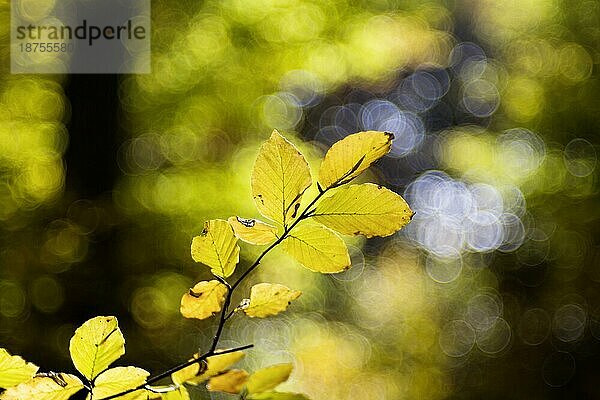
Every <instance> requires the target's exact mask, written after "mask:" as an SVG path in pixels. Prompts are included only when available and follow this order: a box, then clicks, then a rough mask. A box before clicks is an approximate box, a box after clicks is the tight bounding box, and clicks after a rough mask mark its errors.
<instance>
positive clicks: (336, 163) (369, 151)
mask: <svg viewBox="0 0 600 400" xmlns="http://www.w3.org/2000/svg"><path fill="white" fill-rule="evenodd" d="M393 139H394V135H392V134H391V133H388V132H378V131H365V132H359V133H355V134H352V135H348V136H346V137H345V138H344V139H342V140H340V141H338V142H336V143H334V144H333V146H331V148H330V149H329V151H328V152H327V154H325V158H324V159H323V162H322V163H321V168H320V170H319V185H320V186H321V188H323V189H327V188H329V187H332V186H337V185H341V184H344V183H347V182H349V181H351V180H352V179H353V178H355V177H357V176H358V175H360V174H361V173H362V172H363V171H364V170H365V169H367V168H369V167H370V166H371V164H373V163H374V162H375V161H377V160H379V159H380V158H381V157H383V156H384V155H386V154H387V153H388V152H389V151H390V148H391V146H392V140H393Z"/></svg>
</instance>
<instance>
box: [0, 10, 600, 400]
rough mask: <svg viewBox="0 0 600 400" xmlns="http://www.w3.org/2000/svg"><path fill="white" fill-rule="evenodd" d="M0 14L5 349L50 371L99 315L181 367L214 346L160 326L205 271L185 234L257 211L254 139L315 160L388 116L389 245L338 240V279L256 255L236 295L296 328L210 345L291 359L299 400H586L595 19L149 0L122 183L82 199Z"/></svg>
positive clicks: (593, 275) (122, 91) (162, 363)
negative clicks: (279, 291)
mask: <svg viewBox="0 0 600 400" xmlns="http://www.w3.org/2000/svg"><path fill="white" fill-rule="evenodd" d="M21 1H22V2H26V1H25V0H21ZM8 7H9V3H8V1H7V0H2V1H1V2H0V21H2V23H1V24H0V58H1V59H2V63H1V66H0V68H1V70H0V74H1V78H0V237H1V239H0V343H1V344H2V346H3V347H7V348H10V349H12V350H13V351H14V352H15V353H19V354H22V355H23V356H24V357H26V358H27V359H28V360H31V361H34V362H36V363H37V364H41V365H45V366H48V367H50V368H52V369H57V370H58V369H61V370H64V369H65V368H68V360H67V359H65V358H61V357H62V355H63V354H67V352H66V346H67V345H68V339H69V337H70V335H71V333H72V331H73V328H74V327H75V326H77V325H78V324H80V323H81V322H83V321H84V320H86V319H87V318H88V317H91V316H94V315H97V314H100V313H106V314H110V315H112V314H116V315H118V316H119V319H120V320H121V321H122V325H123V330H124V332H125V335H126V336H127V338H128V343H129V345H128V360H135V361H136V364H138V365H141V366H143V367H145V368H146V369H149V370H153V371H159V370H162V369H164V368H165V367H166V366H168V365H171V364H173V363H175V362H178V361H181V360H183V359H186V358H187V357H188V356H189V355H190V354H192V353H194V352H195V351H197V347H199V346H206V345H207V343H208V342H209V339H210V337H209V336H210V334H211V332H212V329H210V327H209V325H208V324H209V323H207V324H206V325H198V324H197V323H192V322H189V321H184V320H182V318H181V317H180V316H179V311H178V310H179V299H180V297H181V294H182V293H184V292H185V290H187V288H188V287H190V285H191V284H192V283H193V282H195V281H197V280H198V278H206V277H207V276H206V274H205V272H203V270H200V269H198V267H197V266H196V265H194V263H193V261H192V260H191V258H190V257H189V244H190V239H191V237H192V236H193V235H194V234H197V233H198V232H199V231H200V230H201V227H202V223H203V221H204V220H206V219H209V218H214V217H218V216H223V215H229V214H234V213H236V212H237V213H239V214H241V215H243V216H245V217H254V216H257V214H256V211H255V210H254V207H253V205H252V202H251V195H250V191H249V186H248V182H249V177H250V170H251V165H252V163H253V161H254V158H255V156H256V153H257V149H258V143H260V142H262V141H263V139H265V138H266V137H267V135H268V134H269V133H270V132H271V130H272V128H278V129H281V130H283V131H286V133H287V136H290V135H292V134H294V133H295V134H296V135H297V137H298V140H297V141H296V143H297V144H298V145H299V147H300V148H302V150H303V152H304V153H305V154H306V155H307V157H309V158H310V157H311V154H312V155H313V157H314V156H316V155H318V153H319V152H320V149H322V148H325V147H326V146H327V145H328V144H331V143H332V142H333V141H334V140H335V139H332V136H336V135H338V136H339V135H341V136H343V135H344V134H347V133H350V132H347V130H346V127H347V126H348V118H349V119H350V120H353V121H359V122H352V123H354V124H356V128H361V127H365V128H372V126H364V125H368V124H369V123H376V122H377V121H373V120H376V119H377V118H381V115H383V114H385V113H389V112H393V113H395V114H394V115H399V117H398V118H399V119H398V120H399V121H402V122H401V123H399V124H396V123H395V122H394V121H395V120H394V119H393V118H396V117H393V118H392V117H386V118H387V119H386V120H385V121H384V122H385V123H389V124H391V125H390V126H391V127H396V128H398V127H399V129H398V130H399V131H398V132H395V133H396V134H397V136H398V138H399V139H400V140H399V141H398V143H400V145H399V146H400V147H399V148H398V149H399V150H398V153H397V154H396V156H392V157H389V159H388V160H386V161H385V162H383V163H381V164H380V168H379V173H378V174H377V175H378V176H379V177H380V178H381V179H382V180H387V181H388V182H387V183H388V184H393V185H395V186H396V187H395V188H396V190H397V191H398V192H399V193H402V194H404V195H405V197H406V198H407V200H408V201H409V203H410V204H411V207H412V208H413V209H415V210H416V211H417V215H416V219H415V220H414V221H413V223H411V225H410V226H409V228H410V229H407V230H406V231H405V232H404V233H401V234H399V235H397V236H395V237H393V238H392V239H389V240H381V241H379V240H373V241H368V242H366V243H365V242H364V241H359V240H355V241H354V242H351V244H352V245H353V246H354V247H353V257H352V258H353V262H354V267H353V268H352V269H351V270H350V271H348V272H347V273H344V274H341V275H339V276H335V277H333V278H325V277H321V276H316V275H314V274H311V273H310V272H307V271H304V270H302V269H299V268H292V266H291V265H290V263H291V261H290V260H289V259H288V258H286V257H284V256H283V255H277V254H276V255H274V256H272V257H269V258H268V259H267V260H265V265H263V266H262V267H261V269H260V270H259V273H258V274H257V276H255V279H256V281H259V280H261V279H262V277H263V276H266V275H263V274H268V275H269V279H270V280H271V281H274V282H279V283H282V284H285V285H287V286H290V287H294V288H296V289H299V290H302V291H303V292H304V295H303V297H302V299H301V300H299V304H300V307H298V308H297V310H298V312H297V313H296V314H289V315H286V316H282V317H278V318H277V319H274V320H272V321H269V322H265V321H259V322H257V321H251V322H250V323H248V322H247V321H241V320H240V321H237V320H236V321H233V323H232V328H231V330H230V332H231V334H230V336H229V337H227V338H225V339H227V340H226V342H225V344H231V345H232V346H233V345H238V344H244V343H248V342H253V343H255V344H256V346H257V347H256V349H255V350H253V357H248V359H247V360H246V361H245V362H246V363H247V367H248V368H250V369H257V368H259V367H261V366H264V365H267V364H271V363H274V362H287V361H291V362H294V363H295V365H296V371H297V372H296V373H295V375H294V376H293V377H292V378H293V379H292V380H291V381H290V382H289V383H287V384H286V389H290V390H295V391H300V392H304V393H307V394H308V395H310V396H311V398H314V399H328V398H336V399H404V398H406V399H412V398H427V399H435V398H480V397H483V396H488V397H499V396H501V395H502V396H504V397H506V396H508V397H515V398H521V397H525V396H527V397H529V398H533V399H536V398H540V399H541V398H564V397H565V396H566V395H567V394H568V395H570V396H575V397H582V398H593V397H595V396H596V397H597V396H599V395H600V393H598V389H597V385H594V384H593V383H594V382H595V375H596V374H597V365H598V354H599V350H600V343H599V340H600V325H599V321H600V319H599V318H600V297H599V295H598V293H600V291H599V290H598V285H599V283H600V273H599V272H598V271H599V270H598V268H599V261H600V247H599V243H598V239H597V238H598V234H599V232H598V226H599V225H598V218H599V215H598V206H597V204H598V172H597V168H596V165H597V152H598V147H597V144H598V141H597V139H596V137H597V136H596V135H597V127H598V126H600V120H599V118H600V114H599V113H598V112H597V110H598V106H599V104H600V98H599V93H600V90H599V89H600V85H599V80H598V63H599V61H600V24H599V23H598V21H599V20H600V3H598V2H597V1H581V2H567V1H558V0H526V1H512V0H500V1H498V0H497V1H488V0H484V1H477V2H471V1H452V2H450V1H441V0H440V1H428V2H420V1H410V0H404V1H400V0H388V1H385V0H382V1H375V2H345V1H330V2H313V1H293V2H292V1H278V2H274V1H268V0H264V1H253V2H247V1H240V0H226V1H204V2H199V1H170V0H162V1H154V2H153V9H152V17H153V43H152V46H153V59H152V68H153V73H152V74H149V75H135V76H127V77H125V78H124V79H122V80H121V81H120V83H119V87H118V95H119V99H120V105H121V113H120V116H119V118H120V120H119V121H120V122H119V123H120V129H121V131H120V133H119V134H120V135H122V136H121V137H119V140H120V143H119V150H118V153H117V161H118V167H119V176H118V179H117V180H116V181H115V182H114V185H113V191H112V192H111V193H109V194H101V195H98V196H97V197H94V198H83V197H82V195H81V194H80V193H78V192H77V189H76V188H70V187H69V185H66V184H65V182H66V181H68V176H69V173H70V172H69V171H70V170H69V165H66V168H65V162H64V153H65V151H66V150H67V148H68V143H69V136H70V135H71V136H72V135H73V134H74V133H75V132H68V131H67V128H66V126H67V124H68V123H69V120H70V118H71V111H70V110H71V107H73V108H75V107H76V106H77V105H76V104H70V103H69V101H68V99H67V98H66V97H65V94H64V92H63V87H64V85H66V84H68V81H69V76H62V77H55V76H44V75H31V76H27V75H25V76H21V75H10V74H9V72H8V69H7V68H8V59H9V47H8V39H9V38H8V27H9V24H8V21H9V8H8ZM422 72H426V73H427V74H429V75H423V74H422ZM430 76H432V77H434V79H433V80H431V78H430ZM423 77H425V78H427V79H429V80H427V79H425V80H423ZM419 79H420V80H419ZM419 82H421V83H419ZM422 82H428V83H426V84H424V83H422ZM406 85H409V86H410V87H409V89H410V90H409V92H404V91H403V90H405V89H406ZM91 90H93V89H91ZM411 90H412V91H411ZM407 93H408V94H407ZM415 93H416V94H415ZM411 96H412V97H411ZM372 101H380V102H379V103H373V102H372ZM375 106H377V107H378V108H377V110H378V111H377V112H376V111H373V110H374V108H373V107H375ZM336 107H337V108H336ZM340 110H341V111H340ZM381 110H383V111H381ZM346 112H348V113H349V114H345V113H346ZM382 113H383V114H382ZM332 115H333V117H331V116H332ZM347 115H350V117H348V116H347ZM386 115H387V114H386ZM369 118H370V120H369V121H366V120H368V119H369ZM390 121H391V122H390ZM406 121H412V122H411V123H410V124H409V123H408V122H406ZM432 121H433V122H432ZM440 121H441V122H440ZM350 125H352V124H350ZM385 126H386V127H387V125H385ZM389 130H393V129H389ZM410 132H412V133H410ZM415 132H416V133H415ZM409 133H410V135H409ZM411 135H412V136H411ZM404 138H408V139H410V140H409V141H408V142H406V143H408V144H406V143H405V142H402V140H404ZM302 139H304V140H305V141H306V143H302ZM408 139H406V140H408ZM397 140H398V139H397ZM310 141H312V143H308V142H310ZM473 210H475V211H473ZM242 254H245V255H247V256H248V260H246V261H249V260H250V261H251V260H252V259H253V255H254V256H255V255H256V254H253V250H252V249H251V248H249V247H248V248H246V249H243V252H242ZM315 310H316V311H315ZM507 382H511V383H512V382H514V384H512V385H510V387H507Z"/></svg>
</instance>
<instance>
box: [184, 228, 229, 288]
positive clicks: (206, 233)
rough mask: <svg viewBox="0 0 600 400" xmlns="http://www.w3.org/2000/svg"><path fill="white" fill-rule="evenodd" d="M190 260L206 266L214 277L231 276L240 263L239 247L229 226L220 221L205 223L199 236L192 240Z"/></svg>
mask: <svg viewBox="0 0 600 400" xmlns="http://www.w3.org/2000/svg"><path fill="white" fill-rule="evenodd" d="M192 258H193V259H194V261H196V262H200V263H203V264H206V265H208V266H209V267H210V268H211V272H212V273H213V274H214V275H215V276H219V277H221V278H227V277H229V276H230V275H231V274H233V271H234V270H235V266H236V265H237V263H238V262H239V261H240V247H239V246H238V245H237V238H236V237H235V235H234V234H233V228H232V227H231V225H229V223H228V222H227V221H224V220H222V219H213V220H210V221H206V222H205V223H204V230H203V231H202V233H201V234H200V236H196V237H194V239H193V240H192Z"/></svg>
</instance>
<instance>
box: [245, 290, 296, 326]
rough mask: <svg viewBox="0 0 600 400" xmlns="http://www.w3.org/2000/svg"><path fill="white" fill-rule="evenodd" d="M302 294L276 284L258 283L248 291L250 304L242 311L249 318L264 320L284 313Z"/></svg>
mask: <svg viewBox="0 0 600 400" xmlns="http://www.w3.org/2000/svg"><path fill="white" fill-rule="evenodd" d="M301 294H302V292H300V291H298V290H292V289H289V288H287V287H285V286H283V285H279V284H276V283H259V284H257V285H254V286H252V289H251V290H250V304H249V305H248V307H247V308H245V309H244V312H245V313H246V315H248V316H249V317H258V318H265V317H268V316H269V315H277V314H279V313H280V312H282V311H285V310H286V308H287V306H288V305H289V304H290V302H291V301H292V300H296V299H297V298H298V297H300V295H301Z"/></svg>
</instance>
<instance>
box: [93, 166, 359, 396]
mask: <svg viewBox="0 0 600 400" xmlns="http://www.w3.org/2000/svg"><path fill="white" fill-rule="evenodd" d="M361 161H362V159H361V160H360V161H359V164H360V162H361ZM351 172H352V171H351ZM351 172H350V173H351ZM344 177H345V176H343V177H342V178H340V179H339V180H338V181H337V182H335V183H334V184H332V185H331V186H330V187H328V188H326V189H323V188H321V186H320V185H319V186H318V188H319V193H318V194H317V196H316V197H315V198H314V199H313V200H312V201H311V202H310V203H309V204H308V205H307V206H306V207H305V208H304V210H303V211H302V213H301V214H300V216H299V217H298V218H297V219H296V220H295V221H294V222H293V223H292V224H291V225H290V226H289V227H287V228H285V230H284V232H283V234H282V235H281V236H280V237H279V238H277V240H276V241H275V242H273V243H272V244H271V245H270V246H269V247H267V248H266V249H265V250H264V251H263V252H262V253H261V254H260V255H259V256H258V258H257V259H256V260H255V261H254V262H253V263H252V265H250V267H248V269H247V270H246V271H244V273H243V274H242V275H241V276H240V277H239V278H238V279H237V280H236V281H235V282H234V283H233V285H230V284H229V283H228V282H227V281H226V280H225V279H223V278H221V277H218V276H217V277H216V278H217V279H218V280H219V281H220V282H221V283H223V284H224V285H225V286H226V287H227V294H226V295H225V301H224V302H223V307H222V308H221V312H220V313H219V325H218V326H217V331H216V332H215V335H214V337H213V341H212V344H211V346H210V350H209V351H208V352H206V353H204V354H203V355H201V356H200V357H198V358H196V359H192V360H189V361H186V362H184V363H182V364H179V365H177V366H175V367H173V368H170V369H169V370H167V371H165V372H163V373H160V374H158V375H156V376H154V377H152V378H150V379H148V380H147V381H146V382H144V384H142V385H140V386H138V387H135V388H133V389H128V390H124V391H122V392H120V393H117V394H113V395H111V396H108V397H104V398H102V399H99V400H111V399H116V398H117V397H121V396H125V395H126V394H129V393H133V392H136V391H138V390H142V389H145V388H146V386H147V385H150V384H152V383H155V382H158V381H159V380H161V379H163V378H166V377H168V376H170V375H171V374H173V373H174V372H177V371H180V370H182V369H184V368H186V367H189V366H190V365H193V364H195V363H199V362H201V361H203V360H205V359H206V358H208V357H210V356H213V355H216V354H226V353H231V352H234V351H239V350H245V349H249V348H251V347H253V346H254V345H251V344H250V345H246V346H242V347H237V348H233V349H228V350H224V351H220V352H218V353H215V350H216V348H217V346H218V345H219V339H220V338H221V334H222V333H223V328H224V327H225V323H226V322H227V320H228V319H229V317H231V315H232V314H233V312H235V309H234V310H233V311H231V312H229V306H230V305H231V298H232V296H233V292H234V291H235V289H236V288H237V287H238V286H239V285H240V284H241V283H242V282H243V281H244V279H246V277H248V275H250V273H252V271H254V270H255V269H256V268H257V267H258V266H259V265H260V262H261V261H262V259H263V258H264V257H265V256H266V255H267V254H268V253H269V252H270V251H271V250H273V249H274V248H275V247H276V246H277V245H278V244H280V243H281V242H283V240H284V239H285V238H287V237H288V236H289V234H290V232H291V231H292V229H294V227H296V225H298V223H300V221H302V220H304V219H306V218H308V217H310V216H311V213H312V212H313V210H311V207H312V206H314V205H315V204H316V202H317V201H319V199H320V198H321V197H323V195H324V194H325V193H327V191H328V190H330V189H333V188H335V187H337V186H338V184H339V183H340V181H341V180H342V179H343V178H344Z"/></svg>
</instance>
